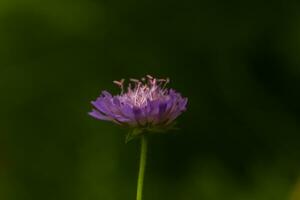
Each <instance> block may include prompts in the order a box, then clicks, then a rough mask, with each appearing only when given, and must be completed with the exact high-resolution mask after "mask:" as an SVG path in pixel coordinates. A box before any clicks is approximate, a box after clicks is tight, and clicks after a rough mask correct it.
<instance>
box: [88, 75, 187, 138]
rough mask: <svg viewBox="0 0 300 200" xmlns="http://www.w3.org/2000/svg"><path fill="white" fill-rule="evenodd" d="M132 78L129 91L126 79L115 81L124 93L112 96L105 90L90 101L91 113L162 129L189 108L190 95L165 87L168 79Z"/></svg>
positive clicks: (119, 122) (121, 121) (129, 124)
mask: <svg viewBox="0 0 300 200" xmlns="http://www.w3.org/2000/svg"><path fill="white" fill-rule="evenodd" d="M130 81H131V83H129V84H128V88H127V91H126V92H124V79H122V80H121V81H114V83H115V84H117V85H118V86H119V87H120V88H121V94H119V95H115V96H113V95H111V94H110V93H109V92H107V91H103V92H102V94H101V95H100V97H98V98H97V99H96V100H95V101H92V102H91V104H92V105H93V110H92V111H91V112H90V113H89V115H91V116H92V117H94V118H96V119H99V120H106V121H112V122H114V123H116V124H119V125H124V126H128V127H130V128H133V129H139V130H148V131H163V130H165V129H167V128H168V127H171V125H172V124H173V122H174V120H175V119H176V118H177V117H178V116H179V115H180V114H181V113H182V112H184V111H185V110H186V105H187V98H184V97H182V96H181V94H180V93H178V92H176V91H175V90H173V89H167V88H166V85H167V84H168V82H169V79H156V78H153V77H152V76H150V75H147V77H146V78H142V79H141V80H136V79H130ZM132 83H133V86H132ZM141 132H142V131H141Z"/></svg>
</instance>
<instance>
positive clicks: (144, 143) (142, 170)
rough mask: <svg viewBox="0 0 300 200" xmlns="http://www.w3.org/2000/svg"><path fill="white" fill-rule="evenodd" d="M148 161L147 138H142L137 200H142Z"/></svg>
mask: <svg viewBox="0 0 300 200" xmlns="http://www.w3.org/2000/svg"><path fill="white" fill-rule="evenodd" d="M146 160H147V139H146V136H142V138H141V157H140V169H139V177H138V185H137V194H136V200H142V194H143V183H144V174H145V168H146Z"/></svg>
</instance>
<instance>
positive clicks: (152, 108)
mask: <svg viewBox="0 0 300 200" xmlns="http://www.w3.org/2000/svg"><path fill="white" fill-rule="evenodd" d="M130 81H131V83H129V84H128V87H127V90H126V91H124V79H122V80H120V81H114V83H115V84H117V85H118V86H119V87H120V88H121V94H119V95H115V96H113V95H111V94H110V93H109V92H107V91H103V92H102V94H101V95H100V97H98V98H97V99H96V101H92V102H91V103H92V105H93V110H92V111H91V112H90V113H89V115H91V116H92V117H94V118H96V119H99V120H106V121H112V122H114V123H116V124H119V125H122V126H126V127H129V128H131V131H130V132H129V134H128V135H127V138H126V141H129V140H131V139H133V138H137V137H140V138H141V157H140V169H139V175H138V186H137V196H136V199H137V200H142V190H143V181H144V173H145V167H146V157H147V139H146V134H144V133H146V132H163V131H166V130H167V129H170V128H171V127H172V126H173V125H174V120H175V119H176V118H177V117H178V116H179V115H180V114H181V113H182V112H184V111H185V110H186V105H187V98H184V97H182V96H181V94H180V93H178V92H176V91H175V90H173V89H167V88H166V85H167V84H168V83H169V81H170V80H169V79H168V78H167V79H156V78H153V77H152V76H150V75H147V76H146V78H141V80H137V79H130ZM132 83H133V84H132Z"/></svg>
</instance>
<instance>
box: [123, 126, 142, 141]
mask: <svg viewBox="0 0 300 200" xmlns="http://www.w3.org/2000/svg"><path fill="white" fill-rule="evenodd" d="M143 132H144V131H143V129H140V128H134V129H131V130H130V131H129V132H128V134H127V135H126V138H125V143H128V142H130V141H131V140H134V139H136V138H137V137H139V136H141V135H142V134H143Z"/></svg>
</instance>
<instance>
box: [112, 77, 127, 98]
mask: <svg viewBox="0 0 300 200" xmlns="http://www.w3.org/2000/svg"><path fill="white" fill-rule="evenodd" d="M124 81H125V79H123V78H122V79H121V80H120V81H113V83H114V84H116V85H117V86H119V87H120V88H121V94H123V92H124Z"/></svg>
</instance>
